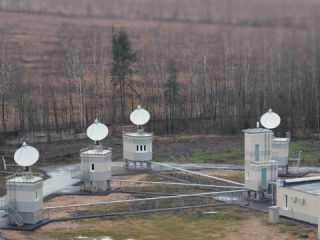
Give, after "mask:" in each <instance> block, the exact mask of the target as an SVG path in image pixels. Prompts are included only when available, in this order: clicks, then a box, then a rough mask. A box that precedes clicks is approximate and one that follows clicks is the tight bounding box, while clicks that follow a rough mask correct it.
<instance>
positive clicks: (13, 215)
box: [0, 198, 24, 227]
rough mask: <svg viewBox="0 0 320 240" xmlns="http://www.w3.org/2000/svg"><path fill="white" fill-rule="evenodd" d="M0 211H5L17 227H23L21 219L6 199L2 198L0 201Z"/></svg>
mask: <svg viewBox="0 0 320 240" xmlns="http://www.w3.org/2000/svg"><path fill="white" fill-rule="evenodd" d="M0 209H2V210H5V211H6V212H7V213H8V214H9V216H10V217H11V218H12V219H13V221H14V222H15V223H16V224H17V226H18V227H21V226H23V225H24V222H23V218H22V217H21V216H20V214H19V213H18V212H17V210H16V209H15V208H14V207H13V206H12V205H11V203H10V202H9V201H8V200H7V198H2V199H1V201H0Z"/></svg>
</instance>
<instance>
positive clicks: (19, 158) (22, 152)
mask: <svg viewBox="0 0 320 240" xmlns="http://www.w3.org/2000/svg"><path fill="white" fill-rule="evenodd" d="M38 159H39V152H38V150H37V149H35V148H34V147H31V146H28V145H27V144H26V143H25V142H24V143H23V144H22V146H21V147H20V148H19V149H18V150H17V151H16V152H15V153H14V161H15V162H16V163H17V164H18V165H20V166H23V167H24V171H25V172H26V173H29V175H31V176H32V173H31V172H30V171H29V167H30V166H31V165H33V164H35V163H36V162H37V161H38Z"/></svg>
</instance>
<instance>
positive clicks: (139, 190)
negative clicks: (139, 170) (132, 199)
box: [139, 183, 140, 192]
mask: <svg viewBox="0 0 320 240" xmlns="http://www.w3.org/2000/svg"><path fill="white" fill-rule="evenodd" d="M139 192H140V183H139Z"/></svg>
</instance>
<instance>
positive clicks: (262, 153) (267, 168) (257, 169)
mask: <svg viewBox="0 0 320 240" xmlns="http://www.w3.org/2000/svg"><path fill="white" fill-rule="evenodd" d="M243 132H244V134H245V157H244V159H245V187H246V188H247V197H250V196H252V193H253V194H254V197H256V198H257V199H258V200H259V199H260V197H261V196H262V195H264V194H265V193H266V192H267V190H268V184H269V183H270V182H275V181H276V179H277V177H278V170H277V168H278V163H277V162H276V161H274V160H272V159H271V156H272V151H271V140H272V136H273V132H272V131H271V130H268V129H264V128H255V129H246V130H243Z"/></svg>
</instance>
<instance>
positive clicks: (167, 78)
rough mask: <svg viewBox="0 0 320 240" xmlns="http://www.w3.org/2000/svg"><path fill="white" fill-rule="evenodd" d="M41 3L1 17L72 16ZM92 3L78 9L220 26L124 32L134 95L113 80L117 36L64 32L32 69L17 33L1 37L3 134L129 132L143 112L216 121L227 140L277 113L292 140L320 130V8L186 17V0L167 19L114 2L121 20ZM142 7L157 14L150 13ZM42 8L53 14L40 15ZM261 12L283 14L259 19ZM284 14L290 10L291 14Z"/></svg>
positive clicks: (9, 5) (232, 9) (292, 6)
mask: <svg viewBox="0 0 320 240" xmlns="http://www.w3.org/2000/svg"><path fill="white" fill-rule="evenodd" d="M38 2H39V1H37V0H29V1H26V0H24V1H19V0H16V1H5V0H2V1H0V8H1V10H2V11H22V12H23V11H25V12H35V13H51V14H56V13H59V14H65V15H71V12H72V11H71V10H70V12H68V9H69V8H65V10H64V11H65V12H59V11H58V9H59V7H57V6H60V5H59V4H57V5H54V3H53V2H57V1H50V0H47V1H40V2H41V4H40V3H38ZM61 2H64V1H62V0H61ZM68 2H69V4H72V3H71V2H72V1H69V0H68ZM80 2H81V1H80ZM82 2H83V3H82V4H79V6H82V8H79V9H78V8H76V9H75V13H77V14H79V15H80V14H83V15H85V16H100V17H101V16H103V17H113V18H132V19H133V18H137V19H146V20H147V19H154V20H161V21H163V20H164V21H169V22H168V23H167V24H170V22H175V21H182V22H190V21H191V22H197V23H198V22H204V23H205V25H206V26H207V28H204V29H209V27H212V26H213V27H214V28H210V29H211V30H208V31H207V30H202V31H197V30H195V28H196V27H194V28H191V27H190V28H188V27H185V28H184V30H183V31H176V30H175V28H172V29H170V28H157V27H150V28H149V29H144V30H139V31H137V30H134V31H133V30H132V29H126V28H125V27H124V28H121V27H120V28H116V27H115V33H118V32H119V31H122V30H124V31H126V32H127V33H128V37H129V39H130V41H131V43H132V44H131V45H132V48H133V50H134V51H135V53H136V57H137V59H136V61H135V62H134V63H133V65H132V76H128V77H129V79H128V82H127V84H126V85H121V84H114V81H113V80H112V61H113V52H112V39H113V34H114V33H113V32H112V28H111V27H103V26H99V27H92V28H82V27H81V26H77V27H75V26H68V25H65V26H60V27H59V29H58V30H57V33H56V35H57V41H56V42H55V43H54V46H52V48H53V49H52V50H50V51H47V52H45V53H44V55H43V56H40V60H39V61H37V62H36V63H34V64H32V67H30V66H29V65H28V64H26V61H25V59H24V56H23V46H21V44H18V43H17V41H15V38H13V37H10V36H11V35H10V30H7V31H8V32H6V29H4V28H0V30H1V37H0V65H1V68H0V82H1V113H0V116H1V125H0V126H1V131H3V132H5V131H14V130H26V129H46V128H64V127H75V126H87V125H88V124H90V123H91V122H92V121H93V120H94V119H95V118H98V119H99V120H100V121H102V122H104V123H107V124H108V123H114V122H123V121H128V120H129V115H130V113H131V111H132V110H133V109H135V108H136V106H137V105H138V104H140V105H141V106H142V107H144V108H145V109H147V110H148V111H149V112H150V113H151V118H152V119H153V120H165V121H166V122H168V121H170V120H173V119H185V120H187V119H190V118H198V119H200V120H201V119H206V120H208V121H210V122H211V127H212V131H214V130H217V127H219V129H218V130H219V131H222V132H225V133H238V132H240V131H241V130H242V129H244V128H248V127H254V125H252V123H253V122H255V121H257V120H258V119H259V118H260V116H261V115H262V114H263V113H264V112H266V111H267V110H268V109H269V108H272V109H273V110H274V111H275V112H277V113H278V114H279V115H280V116H281V118H282V126H283V128H284V131H291V132H294V130H295V127H299V128H308V129H312V130H313V131H314V132H320V103H319V101H320V98H319V94H320V92H319V91H320V70H319V67H320V47H319V43H320V25H319V23H320V21H319V20H320V17H319V12H320V11H316V10H317V9H318V10H319V6H320V4H318V3H316V2H315V1H310V2H309V3H308V4H303V3H302V1H299V0H294V1H283V2H282V3H281V4H280V5H269V3H268V1H255V0H243V1H231V0H230V1H218V0H215V1H213V3H212V2H211V1H198V2H201V4H199V6H198V5H195V7H194V8H192V7H190V8H189V7H181V8H180V7H179V6H189V5H192V4H193V2H197V1H191V0H190V1H187V0H185V1H182V0H180V1H179V0H175V1H172V3H166V4H169V5H170V6H171V8H168V9H170V11H168V12H166V11H164V10H162V9H164V8H165V7H164V6H165V5H162V4H165V2H166V1H151V0H149V1H146V0H145V1H143V0H141V1H131V3H130V4H131V5H130V6H132V8H128V9H130V11H129V10H128V9H125V7H124V8H122V10H121V11H125V12H126V13H130V12H131V14H127V15H126V16H123V15H121V11H120V10H117V9H118V8H117V7H119V6H120V5H118V4H116V2H115V1H111V0H110V1H106V2H107V4H109V5H108V6H109V7H111V8H112V7H113V9H114V11H112V13H113V14H114V15H113V16H109V15H108V13H109V11H108V10H105V11H103V12H104V15H103V14H102V13H100V12H99V11H100V10H103V7H97V6H100V5H99V4H102V1H98V0H96V1H85V0H83V1H82ZM94 2H95V3H96V5H94ZM123 2H126V3H128V2H130V1H124V0H123ZM133 2H135V4H134V3H133ZM143 2H144V3H147V4H149V5H150V6H149V5H147V6H149V8H147V7H146V6H145V5H144V7H142V5H141V4H142V3H143ZM160 2H161V3H160ZM226 2H227V3H228V4H226ZM249 2H252V4H251V5H247V6H248V8H249V9H244V7H243V6H242V4H247V3H249ZM258 2H259V3H258ZM269 2H272V4H277V3H276V2H273V1H269ZM89 3H90V4H89ZM50 4H51V5H52V7H51V5H50ZM61 4H63V3H61ZM179 4H180V5H179ZM181 4H182V5H181ZM214 4H216V5H214ZM270 4H271V3H270ZM153 5H154V7H152V6H153ZM35 6H37V7H35ZM40 6H45V7H43V9H42V10H39V9H40ZM68 6H69V5H68ZM101 6H106V5H103V4H102V5H101ZM206 6H207V7H206ZM215 6H216V7H217V8H215ZM237 6H238V7H239V8H237ZM261 6H263V7H266V9H268V7H269V8H271V6H272V7H273V9H275V10H274V11H270V13H269V14H267V13H265V12H264V14H260V15H259V14H258V13H259V12H261V11H262V9H260V7H261ZM275 6H277V7H276V8H275ZM287 7H288V8H287ZM38 8H39V9H38ZM251 8H254V9H251ZM77 9H78V10H77ZM137 9H139V13H138V10H137ZM147 9H149V10H150V11H147ZM174 9H175V11H176V12H175V13H174V12H171V11H174ZM190 9H193V11H194V12H193V13H190V12H188V11H191V10H190ZM205 9H207V11H205ZM219 9H220V11H219ZM281 9H287V11H285V13H283V12H282V13H283V14H282V15H281V14H280V10H281ZM109 10H110V9H109ZM255 10H256V11H255ZM41 11H42V12H41ZM132 11H134V12H132ZM154 11H155V12H154ZM221 11H222V12H221ZM278 11H279V12H278ZM299 11H300V13H299V14H298V12H299ZM304 11H309V12H308V14H306V13H305V12H304ZM165 12H166V13H165ZM0 13H1V12H0ZM147 13H148V15H146V14H147ZM222 13H225V14H222ZM227 13H228V14H227ZM233 13H235V14H233ZM246 13H248V14H246ZM123 14H124V13H123ZM294 14H296V15H294ZM200 16H201V17H200ZM204 23H203V24H204ZM186 26H187V25H186ZM208 26H209V27H208ZM212 29H214V30H212ZM175 80H176V82H175ZM124 99H125V101H124ZM123 104H125V105H124V106H123ZM170 126H171V127H172V128H171V129H167V130H168V131H173V132H174V131H175V129H174V125H173V124H171V125H170Z"/></svg>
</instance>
